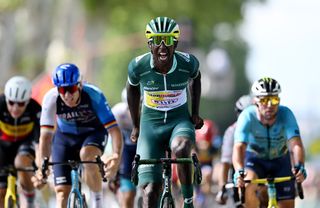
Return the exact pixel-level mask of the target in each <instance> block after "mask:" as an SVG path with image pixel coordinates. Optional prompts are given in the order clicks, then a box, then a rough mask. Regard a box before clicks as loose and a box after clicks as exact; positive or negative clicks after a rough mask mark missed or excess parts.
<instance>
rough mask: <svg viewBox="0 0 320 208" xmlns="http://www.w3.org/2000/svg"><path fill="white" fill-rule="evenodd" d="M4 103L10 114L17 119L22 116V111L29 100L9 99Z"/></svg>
mask: <svg viewBox="0 0 320 208" xmlns="http://www.w3.org/2000/svg"><path fill="white" fill-rule="evenodd" d="M6 103H7V108H8V111H9V113H10V115H11V116H12V118H15V119H17V118H20V117H21V116H22V114H23V113H24V111H25V110H26V108H27V105H28V103H29V101H25V102H14V101H11V100H7V102H6Z"/></svg>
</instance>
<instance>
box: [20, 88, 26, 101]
mask: <svg viewBox="0 0 320 208" xmlns="http://www.w3.org/2000/svg"><path fill="white" fill-rule="evenodd" d="M25 95H26V90H23V93H22V95H21V99H22V100H24V96H25Z"/></svg>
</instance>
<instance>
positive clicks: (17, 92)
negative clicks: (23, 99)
mask: <svg viewBox="0 0 320 208" xmlns="http://www.w3.org/2000/svg"><path fill="white" fill-rule="evenodd" d="M18 94H19V88H18V89H17V91H16V99H17V98H18Z"/></svg>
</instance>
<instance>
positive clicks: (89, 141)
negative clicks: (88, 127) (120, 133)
mask: <svg viewBox="0 0 320 208" xmlns="http://www.w3.org/2000/svg"><path fill="white" fill-rule="evenodd" d="M83 137H84V138H85V139H84V141H83V144H82V147H84V146H95V147H97V148H99V149H100V150H101V152H103V151H104V148H105V146H106V143H107V131H106V130H105V129H100V130H96V131H92V132H88V133H86V134H84V135H83Z"/></svg>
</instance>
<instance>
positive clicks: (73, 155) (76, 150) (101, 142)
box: [51, 129, 107, 185]
mask: <svg viewBox="0 0 320 208" xmlns="http://www.w3.org/2000/svg"><path fill="white" fill-rule="evenodd" d="M106 140H107V131H106V130H105V129H101V130H96V131H92V132H87V133H84V134H81V135H74V134H66V133H62V132H60V131H56V133H55V135H54V138H53V142H52V150H51V151H52V161H53V162H66V161H68V160H80V155H79V154H80V150H81V148H82V147H84V146H95V147H97V148H99V149H100V150H101V152H103V151H104V147H105V144H106ZM53 175H54V183H55V185H70V184H71V177H70V175H71V168H70V166H68V165H54V166H53Z"/></svg>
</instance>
